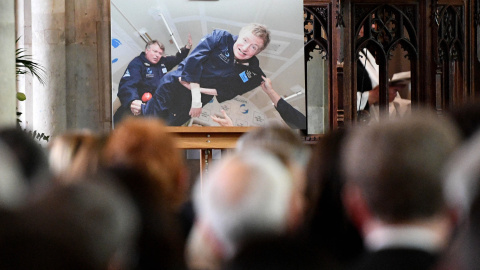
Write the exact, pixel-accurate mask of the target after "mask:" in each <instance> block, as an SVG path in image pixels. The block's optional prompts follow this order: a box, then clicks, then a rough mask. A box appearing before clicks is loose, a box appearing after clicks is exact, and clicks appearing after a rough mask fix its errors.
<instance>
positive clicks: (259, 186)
mask: <svg viewBox="0 0 480 270" xmlns="http://www.w3.org/2000/svg"><path fill="white" fill-rule="evenodd" d="M295 200H299V198H298V193H296V192H295V191H294V184H293V180H292V177H291V173H290V172H289V171H288V169H287V168H286V167H285V166H284V164H282V163H281V162H280V161H279V160H278V158H276V157H275V156H273V155H272V154H270V153H268V152H260V151H248V152H247V151H245V152H239V153H235V154H233V155H231V156H227V157H225V158H223V159H222V160H220V161H219V162H218V163H216V164H215V167H214V168H212V169H211V170H210V171H209V172H208V175H207V177H206V178H205V179H204V180H203V183H202V182H200V181H199V182H197V185H196V186H195V190H194V205H195V207H196V212H197V222H196V223H195V225H194V228H193V230H192V233H191V235H190V239H189V247H188V249H189V255H188V257H189V260H190V262H194V263H195V258H196V256H197V258H198V256H199V255H198V254H204V253H205V250H208V249H209V250H211V251H212V254H210V255H214V256H216V257H217V258H220V260H224V259H228V258H231V257H232V256H233V255H234V254H235V252H236V251H237V250H238V248H239V247H240V246H241V245H242V244H243V243H244V242H245V241H248V240H250V239H252V238H255V237H258V236H264V235H280V234H284V233H286V232H288V231H289V229H290V227H291V224H292V223H294V220H295V219H296V217H295V213H298V211H296V210H294V209H293V208H295V207H296V205H298V204H297V203H295ZM200 259H205V257H203V258H201V257H200Z"/></svg>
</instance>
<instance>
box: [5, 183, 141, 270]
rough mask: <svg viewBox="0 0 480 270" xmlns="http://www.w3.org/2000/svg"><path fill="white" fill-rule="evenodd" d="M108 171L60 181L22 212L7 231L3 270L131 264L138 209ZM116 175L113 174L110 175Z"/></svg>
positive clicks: (99, 267) (103, 266)
mask: <svg viewBox="0 0 480 270" xmlns="http://www.w3.org/2000/svg"><path fill="white" fill-rule="evenodd" d="M105 178H108V177H107V176H98V179H84V180H82V181H79V182H77V183H72V184H70V185H56V186H54V187H52V188H51V189H49V190H48V191H47V192H45V193H44V194H43V196H42V197H40V198H38V199H37V200H35V201H32V202H30V203H29V204H28V205H26V206H25V207H24V208H22V209H21V210H20V211H18V213H17V216H16V218H17V223H16V224H15V222H10V224H12V226H10V227H9V228H7V229H4V230H3V231H2V235H1V237H0V238H1V239H2V245H0V267H1V268H2V269H108V267H109V266H121V267H126V268H128V267H130V266H131V265H132V263H133V262H134V259H135V255H134V248H133V240H134V239H135V238H136V233H137V230H138V225H139V222H138V214H137V210H136V208H135V206H134V205H133V203H132V201H131V199H130V197H129V196H128V195H127V194H126V193H125V192H124V191H123V190H122V189H121V188H119V187H118V186H117V185H114V184H113V182H109V181H107V179H105ZM108 180H110V179H108Z"/></svg>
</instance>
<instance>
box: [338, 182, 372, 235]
mask: <svg viewBox="0 0 480 270" xmlns="http://www.w3.org/2000/svg"><path fill="white" fill-rule="evenodd" d="M342 201H343V205H344V207H345V211H346V212H347V214H348V216H349V217H350V220H351V221H352V222H353V224H355V226H356V227H357V229H359V230H361V231H362V229H363V228H364V226H365V225H366V223H367V222H368V221H369V220H371V218H372V214H371V212H370V209H369V208H368V205H367V202H366V201H365V198H364V196H363V194H362V190H361V189H360V188H359V187H358V186H357V185H355V184H352V183H347V184H345V186H344V187H343V191H342Z"/></svg>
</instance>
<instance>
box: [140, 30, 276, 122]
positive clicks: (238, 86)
mask: <svg viewBox="0 0 480 270" xmlns="http://www.w3.org/2000/svg"><path fill="white" fill-rule="evenodd" d="M269 42H270V32H269V31H268V30H267V28H266V27H265V26H263V25H260V24H256V23H252V24H249V25H247V26H245V27H243V28H242V29H241V30H240V33H239V35H238V36H234V35H232V34H230V33H229V32H227V31H224V30H214V31H213V33H211V34H209V35H207V36H205V37H204V38H203V39H202V40H201V42H200V43H199V44H198V45H197V47H196V48H195V49H194V50H193V51H192V53H191V54H190V55H189V56H188V57H187V58H186V59H185V60H184V61H182V63H180V64H179V65H178V68H177V70H175V71H173V72H171V73H168V74H167V75H166V76H164V77H163V78H162V80H161V82H160V85H159V87H158V88H157V90H156V91H155V94H154V95H153V97H152V99H151V100H150V101H148V102H147V103H146V104H145V105H142V113H143V114H144V115H152V116H156V117H160V118H162V119H164V120H165V121H166V123H167V124H168V125H171V126H180V125H182V124H184V123H185V122H187V121H188V120H189V119H190V118H191V117H198V116H200V114H201V112H202V107H203V106H204V105H205V104H207V103H208V102H210V101H211V100H212V98H213V96H216V98H217V100H218V102H223V101H226V100H230V99H232V98H234V97H235V96H237V95H242V94H244V93H246V92H248V91H250V90H252V89H254V88H256V87H258V86H259V85H260V84H261V82H262V81H263V79H262V76H265V74H264V73H263V71H262V70H261V69H260V66H259V61H258V58H257V57H256V55H257V54H259V53H260V52H261V51H262V50H263V49H265V47H266V46H267V45H268V43H269Z"/></svg>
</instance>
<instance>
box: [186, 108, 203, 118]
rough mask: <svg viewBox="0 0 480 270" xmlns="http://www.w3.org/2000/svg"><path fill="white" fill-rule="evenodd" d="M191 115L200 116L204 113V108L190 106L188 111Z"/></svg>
mask: <svg viewBox="0 0 480 270" xmlns="http://www.w3.org/2000/svg"><path fill="white" fill-rule="evenodd" d="M188 114H189V115H190V116H191V117H199V116H200V114H202V108H201V107H200V108H190V112H189V113H188Z"/></svg>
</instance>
